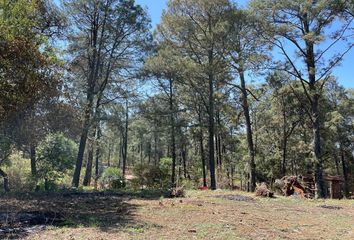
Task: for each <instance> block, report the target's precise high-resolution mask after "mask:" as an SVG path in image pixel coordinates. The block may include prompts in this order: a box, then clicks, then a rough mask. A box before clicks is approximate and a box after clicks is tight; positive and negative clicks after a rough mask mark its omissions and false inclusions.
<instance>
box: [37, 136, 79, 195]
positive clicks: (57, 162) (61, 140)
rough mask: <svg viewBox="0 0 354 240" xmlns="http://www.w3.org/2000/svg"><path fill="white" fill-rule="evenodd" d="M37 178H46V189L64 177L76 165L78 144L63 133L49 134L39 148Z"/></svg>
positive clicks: (52, 186)
mask: <svg viewBox="0 0 354 240" xmlns="http://www.w3.org/2000/svg"><path fill="white" fill-rule="evenodd" d="M37 153H38V158H37V178H38V180H44V186H45V188H46V190H49V188H52V189H54V188H55V187H54V185H55V181H57V180H59V179H61V178H63V177H64V175H65V173H67V172H68V170H72V169H73V168H74V165H75V159H76V154H77V147H76V144H75V143H74V142H73V141H72V140H70V139H68V138H66V137H65V136H64V135H63V134H62V133H55V134H48V135H47V137H46V138H45V140H44V141H42V142H41V143H40V144H39V146H38V148H37Z"/></svg>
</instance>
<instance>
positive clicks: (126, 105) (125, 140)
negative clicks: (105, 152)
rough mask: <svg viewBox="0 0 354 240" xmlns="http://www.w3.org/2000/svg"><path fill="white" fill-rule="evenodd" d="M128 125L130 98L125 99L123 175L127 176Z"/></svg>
mask: <svg viewBox="0 0 354 240" xmlns="http://www.w3.org/2000/svg"><path fill="white" fill-rule="evenodd" d="M128 125H129V107H128V98H126V99H125V128H124V139H123V143H124V152H123V177H124V176H125V171H126V166H127V157H128Z"/></svg>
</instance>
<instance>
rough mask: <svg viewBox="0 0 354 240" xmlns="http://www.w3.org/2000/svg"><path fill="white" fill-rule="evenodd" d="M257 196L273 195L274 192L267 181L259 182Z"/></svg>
mask: <svg viewBox="0 0 354 240" xmlns="http://www.w3.org/2000/svg"><path fill="white" fill-rule="evenodd" d="M256 196H259V197H273V196H274V193H273V192H272V191H270V190H269V189H268V186H267V184H266V183H264V182H263V183H261V184H257V187H256Z"/></svg>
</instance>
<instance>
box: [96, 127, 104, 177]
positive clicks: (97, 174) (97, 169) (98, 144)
mask: <svg viewBox="0 0 354 240" xmlns="http://www.w3.org/2000/svg"><path fill="white" fill-rule="evenodd" d="M101 135H102V133H101V126H100V122H98V124H97V133H96V162H95V179H96V181H97V180H98V177H99V175H100V172H99V162H100V156H101V149H100V139H101Z"/></svg>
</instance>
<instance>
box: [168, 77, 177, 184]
mask: <svg viewBox="0 0 354 240" xmlns="http://www.w3.org/2000/svg"><path fill="white" fill-rule="evenodd" d="M173 97H174V93H173V80H172V79H171V78H170V79H169V104H170V127H171V136H170V137H171V151H172V152H171V155H172V174H171V186H172V187H176V136H175V134H176V133H175V115H174V114H175V113H174V99H173Z"/></svg>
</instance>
